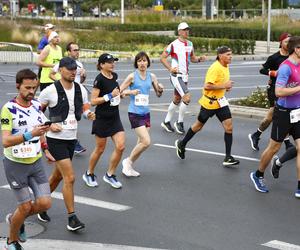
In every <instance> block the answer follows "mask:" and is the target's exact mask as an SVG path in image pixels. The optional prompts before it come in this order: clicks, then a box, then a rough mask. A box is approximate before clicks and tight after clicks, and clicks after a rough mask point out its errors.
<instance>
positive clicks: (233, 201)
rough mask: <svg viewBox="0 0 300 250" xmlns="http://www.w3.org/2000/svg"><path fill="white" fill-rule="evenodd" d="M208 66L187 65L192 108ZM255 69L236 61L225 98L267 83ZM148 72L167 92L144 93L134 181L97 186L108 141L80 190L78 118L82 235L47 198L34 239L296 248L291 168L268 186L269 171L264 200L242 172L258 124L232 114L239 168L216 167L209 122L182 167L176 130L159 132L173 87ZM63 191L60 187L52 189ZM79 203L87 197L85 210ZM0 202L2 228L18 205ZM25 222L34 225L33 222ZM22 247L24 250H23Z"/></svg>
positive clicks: (4, 87) (2, 92)
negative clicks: (146, 125) (144, 135)
mask: <svg viewBox="0 0 300 250" xmlns="http://www.w3.org/2000/svg"><path fill="white" fill-rule="evenodd" d="M210 63H211V62H210ZM210 63H205V64H199V65H196V64H193V65H192V67H191V77H190V85H189V86H190V89H191V91H192V96H193V97H192V98H193V101H192V102H193V103H196V102H197V100H198V98H199V96H200V88H201V87H202V85H203V80H204V76H205V71H206V70H207V67H208V65H209V64H210ZM261 63H262V62H251V63H249V62H233V64H232V65H231V76H232V79H233V80H234V81H235V85H234V89H233V90H232V91H231V92H230V93H228V95H227V96H228V97H241V96H246V95H248V94H249V93H251V91H253V90H254V89H255V88H256V86H257V85H262V86H263V85H264V84H265V83H266V81H267V77H265V76H262V75H259V74H258V70H259V67H260V65H261ZM25 66H27V67H28V65H0V72H2V73H7V74H13V75H14V74H15V73H16V71H17V70H19V69H22V68H24V67H25ZM29 67H30V66H29ZM86 67H87V69H88V83H89V84H91V83H92V82H93V79H94V77H95V76H96V74H97V72H96V70H95V66H94V65H86ZM132 70H133V67H132V65H131V64H129V63H118V66H117V68H116V72H117V73H118V74H119V78H120V79H124V78H125V77H126V75H127V74H129V73H130V72H131V71H132ZM151 71H152V72H153V73H155V74H156V75H157V76H158V78H159V81H160V82H161V83H163V84H164V85H165V88H166V91H165V93H164V95H163V97H161V98H156V97H155V96H154V95H152V96H151V103H152V104H155V105H154V109H153V110H152V112H151V124H152V128H151V137H152V145H151V147H150V148H149V149H148V150H147V151H146V152H145V153H144V154H143V155H142V157H141V158H140V159H139V160H138V161H137V162H136V169H137V170H138V171H139V172H140V173H141V176H140V177H139V178H135V179H132V178H126V177H125V176H123V175H122V174H121V165H120V166H119V169H118V171H117V175H118V176H119V178H120V181H121V182H122V184H123V188H122V189H121V190H115V189H112V188H111V187H110V186H108V185H107V184H106V183H104V182H103V181H102V176H103V175H104V173H105V171H106V168H107V162H108V159H109V156H110V153H111V151H112V144H111V142H110V143H109V144H108V147H107V149H106V152H105V153H104V155H103V157H102V159H101V160H100V161H99V163H98V166H97V169H96V174H97V176H98V180H99V187H98V188H89V187H87V186H85V185H84V183H83V181H82V179H81V176H82V174H83V173H84V171H85V170H86V168H87V164H88V160H89V154H90V153H91V151H92V149H93V145H94V138H93V136H91V135H90V131H91V123H90V122H89V121H86V120H83V121H81V122H80V128H79V131H78V136H79V138H80V141H81V143H82V144H83V145H84V146H85V147H86V148H87V152H85V153H83V154H82V155H80V156H76V157H75V158H74V160H73V164H74V169H75V172H76V178H77V180H76V183H75V194H76V196H78V202H76V211H77V213H78V215H79V218H81V219H82V221H83V222H84V223H85V224H86V229H85V230H84V231H82V232H81V233H76V234H74V233H70V232H68V231H67V230H66V222H67V221H66V211H65V208H64V203H63V201H62V200H60V199H53V205H52V208H51V209H50V210H49V215H50V216H51V218H52V221H51V223H49V224H47V225H46V226H45V227H46V230H45V231H44V232H43V233H41V234H39V235H38V236H36V237H35V238H36V239H51V240H66V241H68V242H69V244H71V242H72V243H74V242H77V241H78V242H94V243H105V244H116V245H121V246H123V247H124V246H138V247H145V248H159V249H188V250H189V249H201V250H202V249H203V250H213V249H214V250H221V249H222V250H224V249H225V250H241V249H243V250H254V249H270V248H269V247H266V246H263V245H262V244H265V243H267V242H269V244H271V243H270V241H274V240H277V241H280V242H285V243H282V244H283V245H284V247H286V246H288V245H286V244H287V243H290V244H294V245H300V240H299V235H298V222H297V221H299V218H300V211H299V208H298V205H299V201H298V200H297V199H295V198H294V196H293V194H294V191H295V189H296V183H297V182H296V172H295V161H291V162H289V163H287V164H286V167H285V168H284V169H282V171H281V173H280V179H279V180H276V181H275V180H273V179H272V177H271V176H270V174H269V172H267V173H266V179H267V185H268V187H269V189H270V193H268V194H261V193H258V192H257V191H255V189H254V187H253V185H252V183H251V182H250V178H249V174H250V172H251V171H253V170H255V169H256V168H257V165H258V159H259V157H260V152H254V151H252V149H251V148H250V145H249V141H248V138H247V135H248V133H250V132H253V131H255V129H256V127H257V125H258V123H259V121H258V120H254V119H246V118H239V117H234V142H233V148H232V153H233V154H234V155H235V156H236V157H237V158H239V159H240V161H241V164H240V166H239V167H237V168H224V167H223V166H222V161H223V158H224V156H223V155H222V154H223V153H224V140H223V129H222V127H221V125H220V124H219V122H218V120H217V119H216V118H213V119H210V120H209V121H208V123H207V124H206V126H205V127H204V129H203V130H202V131H201V132H200V133H199V134H197V135H196V136H195V137H194V139H193V140H192V141H191V142H190V143H189V144H188V148H189V149H190V150H188V151H187V153H186V160H180V159H178V158H177V156H176V153H175V149H174V141H175V140H176V139H177V138H180V136H179V135H177V134H175V133H173V134H168V133H166V132H164V131H163V130H162V129H161V127H160V123H161V121H162V119H163V118H164V116H165V112H164V111H163V110H164V109H165V105H162V104H164V103H169V102H170V98H171V95H172V88H171V86H170V83H169V80H168V75H167V72H166V70H165V69H164V68H163V67H162V66H161V65H160V64H158V63H153V65H152V66H151ZM5 80H6V81H5V82H0V84H1V88H0V104H1V105H3V104H4V103H5V102H6V101H7V100H9V99H10V98H12V97H13V95H14V94H15V92H16V91H15V85H14V78H10V77H5ZM120 82H121V81H120ZM127 105H128V100H124V101H123V102H122V104H121V106H120V112H121V118H122V122H123V125H124V127H125V130H126V139H127V141H126V150H125V153H124V157H126V156H128V153H129V152H130V150H131V149H132V148H133V146H134V145H135V143H136V137H135V135H134V132H133V131H132V130H131V129H130V125H129V121H128V118H127ZM157 110H160V111H157ZM195 119H196V117H195V116H193V115H187V117H186V121H185V125H186V128H188V126H189V125H191V124H192V122H193V121H194V120H195ZM269 134H270V131H269V130H268V131H267V132H265V134H264V135H263V136H262V139H261V143H260V147H261V149H264V148H265V147H266V145H267V143H268V138H269ZM283 150H284V149H282V150H281V152H283ZM261 151H262V150H261ZM45 166H46V170H47V173H48V174H50V172H51V169H52V166H51V165H48V164H47V163H46V165H45ZM4 185H7V182H6V178H5V175H4V171H3V168H2V167H0V186H1V187H2V186H4ZM60 191H61V186H60V187H59V189H58V190H57V192H60ZM84 197H85V198H91V200H89V201H88V202H86V204H83V200H84V199H83V198H84ZM0 199H1V209H0V222H2V221H3V220H4V217H5V215H6V214H7V213H9V212H11V211H12V209H13V208H15V206H16V202H15V200H14V197H13V194H12V192H11V191H9V190H7V189H3V188H0ZM99 201H105V202H110V203H108V204H107V203H106V205H107V207H106V208H103V207H101V205H99ZM111 203H112V204H111ZM98 205H99V206H98ZM102 205H103V204H102ZM113 205H120V207H119V208H120V209H119V210H118V209H116V210H112V208H113ZM124 206H125V207H124ZM122 209H123V210H122ZM28 220H29V221H32V222H35V223H37V219H36V218H35V217H31V218H29V219H28ZM0 236H1V235H0ZM68 242H67V244H68ZM273 243H274V242H273ZM276 244H277V245H276ZM54 246H55V245H54ZM278 246H279V243H278V242H277V243H276V242H275V243H274V245H273V249H299V248H279V247H278ZM24 247H25V249H26V244H24ZM276 247H277V248H276ZM295 247H297V246H295ZM40 249H46V248H43V247H42V248H40ZM47 249H48V248H47ZM49 249H50V248H49ZM66 249H67V248H66ZM73 249H74V248H73ZM77 249H83V248H77ZM87 249H88V247H87ZM95 249H96V248H95ZM99 249H100V248H99ZM103 249H105V248H103ZM107 249H108V248H107ZM120 249H122V248H120ZM128 249H133V247H129V248H128Z"/></svg>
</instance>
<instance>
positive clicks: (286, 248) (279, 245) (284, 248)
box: [261, 240, 300, 250]
mask: <svg viewBox="0 0 300 250" xmlns="http://www.w3.org/2000/svg"><path fill="white" fill-rule="evenodd" d="M261 245H262V246H266V247H270V248H274V249H280V250H300V246H298V245H294V244H290V243H286V242H283V241H279V240H271V241H269V242H266V243H264V244H261Z"/></svg>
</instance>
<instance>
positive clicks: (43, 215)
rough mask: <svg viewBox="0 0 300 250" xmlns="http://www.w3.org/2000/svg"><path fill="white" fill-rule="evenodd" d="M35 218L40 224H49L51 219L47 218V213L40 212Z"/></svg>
mask: <svg viewBox="0 0 300 250" xmlns="http://www.w3.org/2000/svg"><path fill="white" fill-rule="evenodd" d="M37 217H38V219H39V220H40V221H42V222H50V221H51V218H50V217H49V215H48V214H47V212H46V211H45V212H41V213H38V214H37Z"/></svg>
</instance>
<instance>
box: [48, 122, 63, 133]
mask: <svg viewBox="0 0 300 250" xmlns="http://www.w3.org/2000/svg"><path fill="white" fill-rule="evenodd" d="M50 131H52V132H60V131H62V126H61V125H59V124H57V123H52V124H51V126H50Z"/></svg>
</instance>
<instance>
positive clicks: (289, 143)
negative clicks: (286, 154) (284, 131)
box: [283, 138, 294, 150]
mask: <svg viewBox="0 0 300 250" xmlns="http://www.w3.org/2000/svg"><path fill="white" fill-rule="evenodd" d="M283 142H284V144H285V149H286V150H288V148H289V147H292V146H294V145H293V144H292V143H291V141H290V138H286V139H284V141H283Z"/></svg>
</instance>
